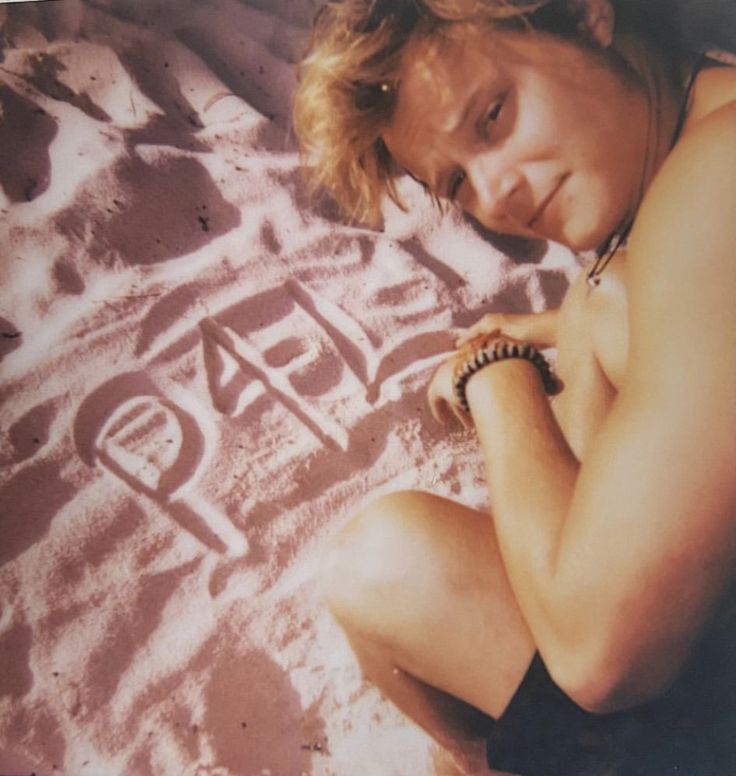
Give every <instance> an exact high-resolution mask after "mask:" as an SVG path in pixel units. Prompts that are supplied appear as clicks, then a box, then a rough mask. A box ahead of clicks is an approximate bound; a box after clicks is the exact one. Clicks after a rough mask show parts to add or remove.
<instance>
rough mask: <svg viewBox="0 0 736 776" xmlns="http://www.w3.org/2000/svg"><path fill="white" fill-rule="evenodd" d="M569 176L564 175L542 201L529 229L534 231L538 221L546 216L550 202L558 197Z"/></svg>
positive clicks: (529, 224)
mask: <svg viewBox="0 0 736 776" xmlns="http://www.w3.org/2000/svg"><path fill="white" fill-rule="evenodd" d="M568 177H569V174H567V175H563V176H562V177H561V178H560V179H559V180H558V181H557V183H555V185H554V186H553V187H552V190H551V191H550V192H549V193H548V194H547V196H546V197H545V198H544V199H543V200H542V202H541V203H540V205H539V207H538V208H537V209H536V211H535V212H534V215H533V216H532V217H531V218H530V219H529V222H528V223H527V226H528V227H529V229H534V228H535V226H536V225H537V223H538V221H539V220H540V219H541V218H542V216H543V215H544V212H545V210H547V208H548V207H549V204H550V202H552V200H553V199H554V198H555V197H556V196H557V193H558V192H559V190H560V189H561V188H562V185H563V183H564V182H565V181H566V180H567V179H568Z"/></svg>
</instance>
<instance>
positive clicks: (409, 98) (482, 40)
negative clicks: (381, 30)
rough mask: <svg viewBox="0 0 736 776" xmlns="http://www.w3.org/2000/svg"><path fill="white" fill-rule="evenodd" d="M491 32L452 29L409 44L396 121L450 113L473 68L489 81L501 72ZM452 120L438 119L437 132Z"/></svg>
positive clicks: (494, 37) (494, 35)
mask: <svg viewBox="0 0 736 776" xmlns="http://www.w3.org/2000/svg"><path fill="white" fill-rule="evenodd" d="M496 38H497V35H496V34H495V33H494V32H493V31H491V30H487V31H485V30H484V31H479V30H473V29H468V28H466V27H461V26H460V25H455V26H454V27H453V28H451V29H450V30H449V31H447V32H445V33H442V34H437V35H434V36H432V37H421V38H418V39H414V40H411V41H410V42H409V43H408V44H407V46H406V49H405V51H404V55H403V57H402V62H401V68H400V71H399V81H400V85H399V91H398V99H397V104H396V109H395V112H394V120H395V121H399V122H402V121H406V120H408V119H410V118H411V117H412V116H413V115H416V114H427V116H430V115H431V114H432V113H436V111H437V110H438V109H440V108H442V109H449V110H451V109H452V108H453V107H454V106H455V103H456V102H457V98H458V97H460V96H463V95H464V93H465V91H466V88H465V87H467V85H468V75H469V74H470V73H471V72H472V71H473V70H474V69H475V68H476V67H478V68H480V69H481V70H482V72H483V77H484V79H487V80H491V79H493V78H494V77H496V76H498V75H500V74H501V72H502V71H503V65H502V62H501V61H500V60H499V58H498V56H497V55H498V51H497V48H498V45H499V41H497V40H496ZM451 118H452V116H448V117H445V116H442V117H438V118H437V119H436V121H434V122H433V124H435V125H436V127H437V129H445V130H446V129H449V128H450V125H451V123H452V122H451V121H450V119H451Z"/></svg>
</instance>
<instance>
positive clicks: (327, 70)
mask: <svg viewBox="0 0 736 776" xmlns="http://www.w3.org/2000/svg"><path fill="white" fill-rule="evenodd" d="M667 1H668V0H646V2H644V3H642V0H616V2H615V3H614V5H615V7H616V8H615V9H616V13H617V27H619V29H620V27H621V25H620V24H619V22H620V16H619V14H620V13H621V11H622V10H623V11H624V13H623V19H624V23H625V24H626V20H627V19H628V20H629V23H628V24H627V25H626V26H628V27H632V24H631V18H632V17H635V24H634V25H633V26H634V27H637V28H642V29H644V28H646V26H647V25H646V24H642V13H643V17H645V18H644V21H645V22H646V21H648V20H649V19H648V17H649V16H650V15H651V13H650V12H651V8H652V7H653V6H654V5H657V6H662V5H663V4H665V3H667ZM642 6H644V7H645V10H644V11H643V12H642V10H641V7H642ZM647 6H648V7H649V9H648V10H647V9H646V7H647ZM622 7H623V8H622ZM632 9H633V14H632V13H631V10H632ZM627 10H628V11H630V12H629V13H628V14H627V13H626V11H627ZM583 13H584V7H583V3H582V2H580V1H579V0H328V2H326V3H325V5H324V6H323V7H322V8H321V10H320V11H319V13H318V14H317V17H316V18H315V22H314V27H313V31H312V37H311V42H310V44H309V47H308V50H307V54H306V56H305V57H304V59H303V61H302V63H301V65H300V68H299V85H298V88H297V91H296V95H295V100H294V113H293V121H294V129H295V132H296V135H297V138H298V140H299V144H300V149H301V153H302V160H303V163H304V168H305V171H306V173H307V181H308V184H309V186H310V189H311V191H312V193H314V192H317V191H320V190H326V191H327V192H329V193H330V194H331V195H332V197H333V198H334V199H335V200H336V202H337V204H338V205H339V206H340V207H341V208H342V210H343V211H344V213H345V214H346V215H347V216H348V217H349V218H351V219H352V220H354V221H356V222H359V223H364V224H367V225H370V226H378V225H379V224H380V223H381V201H382V198H383V195H384V194H385V193H388V194H389V196H390V197H391V198H392V199H393V200H394V202H396V203H397V204H398V205H399V207H402V208H403V207H404V206H403V203H402V202H401V199H400V197H399V196H398V193H397V191H396V187H395V183H394V182H395V179H396V176H397V172H398V171H397V170H396V169H395V168H394V165H393V162H392V159H391V155H390V153H389V151H388V149H387V148H386V146H385V144H384V142H383V140H382V138H381V135H382V132H383V131H384V130H385V128H386V126H387V125H388V124H389V122H390V121H391V117H392V114H393V110H394V106H395V103H396V94H397V90H396V88H395V87H396V85H397V83H398V73H399V68H400V66H401V58H402V55H403V52H404V49H405V47H406V45H407V43H408V42H409V40H417V39H421V38H429V37H432V36H437V35H439V34H441V33H442V32H443V30H445V29H446V28H448V27H449V26H450V25H453V24H456V23H458V22H462V23H465V24H467V25H470V26H473V27H476V28H481V27H483V26H486V27H487V26H489V25H491V26H494V27H497V28H498V27H501V28H504V29H538V30H543V31H546V32H551V33H554V34H557V35H561V36H565V37H576V38H578V39H581V41H582V40H583V36H582V34H581V30H582V28H583V25H582V19H583ZM661 20H662V15H661V14H660V15H658V17H657V21H656V22H654V23H651V20H649V21H650V24H649V26H650V27H652V28H656V29H657V30H658V34H659V35H660V37H661V36H662V34H663V33H664V31H665V27H664V26H663V25H662V21H661ZM665 26H666V25H665ZM670 26H671V25H670ZM667 31H668V32H669V27H668V29H667ZM654 37H655V38H656V35H655V36H654ZM673 43H674V39H673V38H672V36H671V35H669V34H668V35H666V36H665V37H664V38H663V40H662V46H661V47H662V48H663V49H668V48H669V50H671V51H674V45H673ZM619 64H620V63H619Z"/></svg>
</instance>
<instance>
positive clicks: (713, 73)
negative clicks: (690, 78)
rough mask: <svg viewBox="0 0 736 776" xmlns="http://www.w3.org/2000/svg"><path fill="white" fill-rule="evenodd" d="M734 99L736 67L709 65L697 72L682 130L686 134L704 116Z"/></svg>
mask: <svg viewBox="0 0 736 776" xmlns="http://www.w3.org/2000/svg"><path fill="white" fill-rule="evenodd" d="M734 101H736V67H725V66H723V67H720V66H719V67H709V68H707V69H706V70H703V71H702V72H701V73H699V74H698V77H697V80H696V82H695V89H694V92H693V104H692V108H691V110H690V115H689V116H688V120H687V122H686V124H685V127H684V130H685V134H687V133H688V132H689V131H690V129H691V128H692V127H694V126H695V125H696V124H697V123H698V122H699V121H700V120H701V119H703V118H704V117H705V116H707V115H709V114H710V113H713V111H715V110H718V109H719V108H721V107H722V106H723V105H727V104H728V103H730V102H734Z"/></svg>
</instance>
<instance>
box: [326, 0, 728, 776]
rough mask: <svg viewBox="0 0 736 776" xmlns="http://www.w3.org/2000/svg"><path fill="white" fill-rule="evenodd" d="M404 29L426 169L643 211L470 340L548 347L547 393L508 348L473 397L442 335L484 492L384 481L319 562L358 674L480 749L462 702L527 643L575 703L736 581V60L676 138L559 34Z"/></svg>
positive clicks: (641, 688) (686, 644)
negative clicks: (595, 265)
mask: <svg viewBox="0 0 736 776" xmlns="http://www.w3.org/2000/svg"><path fill="white" fill-rule="evenodd" d="M587 2H588V3H590V5H591V6H596V7H597V8H604V9H605V8H607V3H605V2H604V0H587ZM461 32H462V31H461V30H458V33H461ZM610 37H611V36H608V35H599V36H597V37H596V39H597V40H599V43H600V45H601V46H607V45H609V42H610ZM613 45H619V50H625V48H626V42H625V41H624V42H620V43H618V44H617V43H616V40H615V36H614V43H613ZM406 51H407V54H406V56H405V60H404V61H405V67H404V69H403V71H402V73H401V79H400V84H399V93H398V94H399V97H398V105H397V109H396V113H395V115H394V118H393V121H392V122H391V125H390V126H389V127H388V128H387V130H386V132H385V135H384V140H385V142H386V144H387V146H388V148H389V149H390V151H391V153H392V155H393V156H394V157H395V159H396V160H397V162H398V163H399V164H400V165H401V166H403V167H404V168H405V169H406V170H407V171H409V172H410V173H411V174H412V175H413V176H415V177H416V178H417V179H419V180H421V181H422V182H423V183H425V185H427V187H428V188H429V189H430V190H431V191H433V192H434V193H435V194H437V195H438V196H441V197H451V198H454V199H455V200H456V201H457V203H458V205H459V206H460V207H462V208H464V209H465V210H466V211H468V212H469V213H470V214H472V215H473V216H474V217H475V218H477V219H478V220H479V221H480V222H481V223H483V224H484V225H486V226H488V227H489V228H492V229H497V230H499V231H503V232H508V233H512V234H522V235H533V236H538V237H544V238H549V239H555V240H559V241H560V242H563V243H565V244H567V245H569V246H570V247H572V248H575V249H585V248H595V247H598V246H599V245H600V244H601V243H602V242H603V241H605V239H606V238H607V237H608V236H609V235H610V234H611V232H612V231H614V230H615V229H616V228H617V227H618V226H619V225H620V224H621V223H622V222H623V221H625V220H626V219H627V218H628V217H630V216H633V215H636V220H635V224H634V228H633V231H632V234H631V237H630V241H629V245H628V247H627V251H626V253H625V254H624V253H623V252H621V253H620V254H619V255H618V256H617V257H616V258H615V260H614V261H613V262H612V263H611V264H610V265H609V266H608V267H607V269H606V271H605V272H604V274H603V276H602V278H601V283H600V285H599V286H598V287H596V288H594V289H592V290H591V289H590V288H589V287H588V286H587V284H586V283H585V278H584V275H581V277H580V278H579V279H578V280H577V281H576V282H575V283H574V284H573V285H572V287H571V289H570V291H569V292H568V295H567V297H566V299H565V301H564V303H563V305H562V307H561V309H560V310H558V311H548V312H547V313H544V314H541V315H503V314H494V315H490V316H486V317H485V318H484V319H482V320H481V321H479V322H478V323H477V324H476V325H475V326H474V327H471V329H470V330H469V331H468V332H466V333H465V334H464V335H463V336H461V338H460V340H459V344H461V343H462V342H463V341H465V340H466V339H467V338H468V337H471V336H473V335H475V334H477V333H479V332H484V331H485V332H493V331H500V332H502V333H503V334H504V335H506V336H508V337H512V338H514V339H517V340H521V341H524V342H532V343H535V344H538V345H541V346H556V347H557V351H558V373H559V375H560V377H561V379H562V381H563V383H564V389H563V391H562V393H561V394H560V395H559V396H558V397H556V398H555V399H554V401H553V402H551V403H550V401H549V400H548V398H547V397H546V395H545V394H544V391H543V390H542V387H541V383H540V381H539V379H538V376H537V374H536V372H535V370H534V367H533V366H531V365H530V364H529V363H528V362H525V361H522V360H509V361H505V362H501V363H498V364H494V365H492V366H490V367H486V368H485V369H482V370H481V371H479V372H478V373H477V374H476V375H475V376H473V377H472V378H471V380H470V381H469V383H468V386H467V397H468V401H469V403H470V409H471V414H470V415H469V416H467V415H464V414H463V412H462V410H461V409H460V408H459V406H458V404H457V401H456V399H455V397H454V394H453V381H452V372H453V367H454V358H452V359H450V360H448V362H447V363H446V364H444V365H443V366H441V367H440V368H439V370H438V371H437V373H436V375H435V376H434V378H433V380H432V382H431V385H430V387H429V400H430V404H431V406H432V409H433V411H434V413H435V415H436V417H437V418H438V419H440V420H443V421H445V422H447V421H448V420H451V419H452V418H453V417H456V418H458V419H460V420H462V421H463V422H464V423H465V424H466V425H467V426H469V427H473V428H474V429H475V433H476V434H477V437H478V441H479V444H480V447H481V450H482V452H483V455H484V457H485V461H486V468H487V478H488V485H489V489H490V492H491V493H492V494H493V499H492V501H493V516H491V515H489V514H486V513H483V512H478V511H475V510H471V509H468V508H466V507H464V506H461V505H459V504H456V503H454V502H451V501H448V500H446V499H442V498H439V497H437V496H434V495H430V494H426V493H416V492H403V493H397V494H392V495H390V496H387V497H384V498H383V499H381V500H379V501H378V502H375V503H374V504H372V505H370V506H368V507H367V508H365V509H364V510H363V511H362V512H361V514H360V515H358V516H357V517H356V518H355V519H354V520H353V521H352V522H351V523H349V524H348V526H347V527H346V528H345V529H344V530H343V531H342V533H341V534H340V535H339V536H338V537H337V539H336V540H335V542H334V544H333V546H332V548H331V550H330V552H329V554H328V557H327V561H326V564H325V570H324V585H325V590H326V594H327V599H328V601H329V603H330V606H331V608H332V610H333V612H334V613H335V615H336V617H337V618H338V620H339V622H340V623H341V625H342V626H343V628H344V629H345V631H346V633H347V635H348V638H349V640H350V642H351V644H352V646H353V648H354V650H355V652H356V655H357V656H358V658H359V660H360V662H361V665H362V666H363V669H364V671H365V673H366V675H367V676H368V677H369V678H371V679H372V680H373V681H374V682H375V683H376V684H377V685H378V686H379V687H380V688H381V689H382V691H383V692H384V693H385V694H386V695H387V697H389V698H390V699H392V700H393V701H394V702H395V703H396V704H397V705H398V706H399V707H400V708H401V709H403V710H404V712H405V713H407V714H408V715H409V716H410V717H412V718H413V719H414V720H415V721H417V722H418V724H420V725H421V726H423V727H424V728H425V729H426V730H427V731H429V732H430V734H431V735H433V736H434V737H435V738H436V739H437V740H438V741H440V742H441V743H443V744H444V745H445V746H446V747H448V748H449V749H452V750H454V751H457V752H462V753H463V755H464V757H465V760H464V766H463V767H464V768H465V769H466V770H465V771H463V772H468V773H470V772H476V771H475V770H473V768H476V769H477V772H478V773H481V772H483V773H486V772H487V771H486V770H485V769H483V768H482V767H481V765H480V763H482V761H483V755H482V751H481V750H482V747H483V745H482V736H483V726H482V722H479V721H478V719H477V718H476V717H474V716H473V714H472V713H471V712H470V708H471V707H472V708H474V709H479V710H481V711H482V712H484V713H485V714H487V715H489V716H490V717H494V718H497V717H498V716H499V715H501V714H502V713H503V711H504V709H505V708H506V707H507V705H508V703H509V701H510V699H511V698H512V696H513V695H514V693H515V691H516V688H517V687H518V685H519V683H520V681H521V679H522V677H523V676H524V673H525V672H526V669H527V667H528V665H529V662H530V661H531V659H532V656H533V654H534V653H535V651H538V652H539V653H541V655H542V657H543V659H544V661H545V663H546V665H547V667H548V669H549V671H550V673H551V675H552V677H553V679H554V680H555V681H556V682H557V683H558V685H559V686H560V687H561V688H562V689H563V690H564V691H565V692H566V693H567V694H568V695H569V696H570V697H571V698H572V699H573V700H574V701H575V702H577V703H578V704H579V705H581V706H582V707H584V708H586V709H589V710H592V711H595V712H600V713H605V712H610V711H614V710H620V709H626V708H630V707H632V706H635V705H637V704H640V703H642V702H644V701H646V700H648V699H651V698H653V697H655V696H657V695H658V694H660V693H661V692H663V691H664V690H665V689H666V688H667V687H668V686H669V685H670V684H671V683H672V681H674V679H675V678H676V677H677V675H678V672H679V671H680V669H681V667H682V665H683V662H684V661H685V660H686V658H687V657H688V655H689V654H690V651H691V650H692V648H693V644H694V643H695V641H696V639H697V636H698V634H699V632H700V631H701V629H702V627H703V624H704V623H705V622H706V621H707V619H708V618H709V617H711V616H713V615H714V612H716V611H717V605H718V602H719V598H720V596H721V595H722V594H723V592H724V591H725V590H726V589H728V588H729V586H730V585H731V584H732V583H733V581H734V580H733V572H732V569H733V568H735V567H736V563H735V562H734V561H736V519H735V515H736V476H734V470H733V461H734V460H736V402H735V401H734V390H735V388H734V387H735V386H736V304H734V299H736V257H735V256H734V250H735V248H734V246H736V224H735V222H734V218H733V214H734V213H736V162H735V161H734V156H733V149H734V148H736V72H735V71H734V70H732V69H725V70H717V71H703V72H701V73H700V75H699V76H698V78H697V81H696V83H695V87H694V91H693V98H692V102H691V105H690V106H689V112H688V115H687V121H686V122H685V126H684V129H683V132H682V135H681V137H680V139H679V141H678V143H677V145H676V147H675V149H674V150H673V151H672V152H671V153H669V146H670V140H671V137H672V132H673V129H674V126H675V123H676V116H677V111H678V107H679V106H678V105H677V103H676V101H675V100H674V99H672V98H670V99H666V98H665V99H663V100H662V101H661V103H660V105H659V107H658V110H657V112H656V115H655V116H653V115H652V113H651V110H652V106H651V105H650V104H649V103H648V102H647V99H646V98H645V96H644V94H643V93H642V91H641V90H639V89H636V88H634V87H632V86H631V85H630V84H629V83H628V82H625V81H623V80H622V79H621V78H620V77H619V76H618V74H616V73H615V72H613V71H611V70H610V69H606V68H603V67H602V66H601V64H600V63H601V61H602V60H601V58H600V57H598V56H596V55H594V54H592V53H590V52H588V51H585V50H583V49H579V48H576V47H574V46H571V45H570V44H568V43H562V42H560V41H556V40H554V39H551V38H546V37H545V38H544V40H543V42H541V43H540V39H539V37H535V38H534V39H532V38H524V37H522V36H519V35H512V34H510V33H503V34H501V33H497V34H495V35H493V36H490V37H489V38H488V40H485V39H484V40H483V41H480V40H479V39H478V38H477V37H474V36H470V37H468V36H465V37H464V36H463V35H462V34H458V37H457V40H456V41H449V42H447V41H442V42H439V41H429V42H427V41H415V42H413V43H412V44H410V46H409V47H408V48H407V49H406ZM629 54H630V56H635V54H634V53H632V52H631V51H629ZM499 103H500V105H501V109H500V111H499V110H498V107H499ZM653 118H654V119H655V120H654V121H652V119H653ZM448 259H451V257H448Z"/></svg>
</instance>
